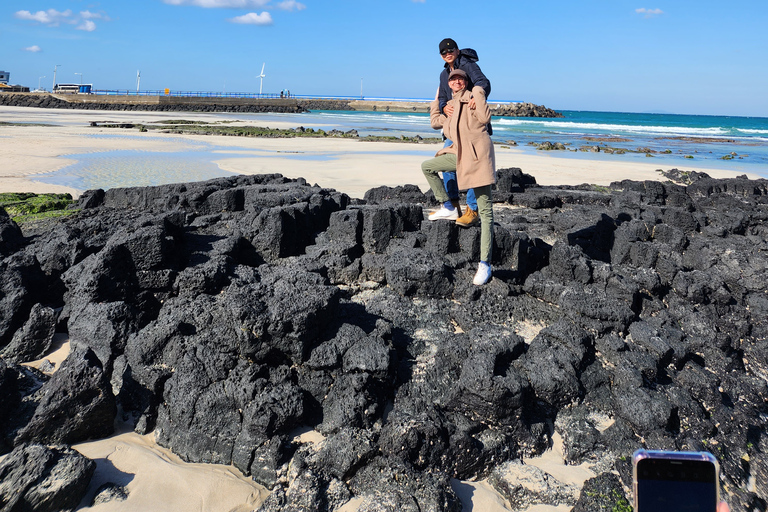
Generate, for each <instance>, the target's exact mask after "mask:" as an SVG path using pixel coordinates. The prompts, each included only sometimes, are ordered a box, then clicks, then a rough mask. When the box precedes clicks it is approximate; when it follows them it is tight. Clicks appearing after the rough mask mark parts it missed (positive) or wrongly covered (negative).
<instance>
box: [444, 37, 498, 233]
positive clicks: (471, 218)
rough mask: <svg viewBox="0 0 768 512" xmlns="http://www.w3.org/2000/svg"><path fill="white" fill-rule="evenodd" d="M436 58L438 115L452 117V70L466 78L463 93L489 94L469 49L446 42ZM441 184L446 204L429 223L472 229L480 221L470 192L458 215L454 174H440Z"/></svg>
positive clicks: (473, 195)
mask: <svg viewBox="0 0 768 512" xmlns="http://www.w3.org/2000/svg"><path fill="white" fill-rule="evenodd" d="M440 56H441V57H442V58H443V60H444V61H445V66H444V68H443V70H442V72H440V87H439V88H438V93H437V99H438V104H439V106H440V112H442V113H444V114H445V115H446V116H451V115H452V114H453V107H451V106H450V105H448V106H446V104H447V103H448V101H449V100H450V99H451V98H452V97H453V92H452V91H451V88H450V87H449V86H448V75H450V73H451V71H453V70H454V69H461V70H462V71H464V72H465V73H466V74H467V89H469V90H472V87H475V86H478V87H482V88H483V90H484V91H485V97H486V99H487V98H488V95H489V94H491V82H490V80H488V79H487V78H486V77H485V75H484V74H483V72H482V71H481V70H480V66H478V65H477V61H478V57H477V52H476V51H475V50H472V49H471V48H465V49H463V50H459V47H458V45H457V44H456V41H454V40H453V39H450V38H447V39H443V40H442V41H440ZM469 108H471V109H473V110H474V108H475V100H474V99H470V100H469ZM492 133H493V130H492V129H491V123H488V135H491V134H492ZM451 143H452V141H450V140H447V139H446V141H445V145H446V147H447V146H450V145H451ZM443 183H444V185H445V190H446V192H447V193H448V197H449V198H450V201H449V202H447V203H446V205H445V208H443V209H441V210H440V211H438V212H435V213H433V214H432V215H430V216H429V219H430V220H440V219H446V220H455V221H456V224H458V225H459V226H461V227H465V228H466V227H469V226H474V225H475V224H477V223H478V222H479V221H480V217H479V216H478V213H477V212H478V209H477V208H478V207H477V199H476V198H475V193H474V190H473V189H469V190H467V209H466V211H465V212H464V213H463V214H462V212H461V207H460V206H459V186H458V183H457V181H456V172H455V171H444V172H443Z"/></svg>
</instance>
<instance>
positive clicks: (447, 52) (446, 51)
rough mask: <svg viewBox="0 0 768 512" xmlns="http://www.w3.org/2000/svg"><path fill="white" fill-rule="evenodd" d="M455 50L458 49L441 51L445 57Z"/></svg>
mask: <svg viewBox="0 0 768 512" xmlns="http://www.w3.org/2000/svg"><path fill="white" fill-rule="evenodd" d="M455 51H456V50H443V51H441V52H440V55H442V56H443V57H445V56H446V55H448V54H449V53H453V52H455Z"/></svg>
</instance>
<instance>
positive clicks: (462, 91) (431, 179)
mask: <svg viewBox="0 0 768 512" xmlns="http://www.w3.org/2000/svg"><path fill="white" fill-rule="evenodd" d="M466 84H467V75H466V73H465V72H464V71H462V70H461V69H455V70H453V71H452V72H451V74H450V75H449V76H448V86H449V87H450V88H451V91H453V99H451V100H450V101H449V102H448V105H452V106H453V114H451V115H450V116H446V115H445V114H443V113H441V112H440V108H439V105H438V100H437V99H435V101H433V102H432V105H431V108H430V120H431V122H432V128H435V129H439V128H442V129H443V132H444V133H445V136H446V137H447V138H448V139H450V140H452V141H453V144H451V145H450V146H448V147H447V148H443V149H441V150H440V151H438V152H437V154H436V155H435V158H432V159H430V160H427V161H426V162H424V163H423V164H421V170H422V172H423V173H424V176H425V177H426V178H427V182H428V183H429V186H430V188H431V189H432V192H433V193H434V194H435V198H436V199H437V200H438V201H440V202H441V203H445V202H446V201H449V199H448V193H447V192H446V191H445V186H444V185H443V180H442V179H441V178H440V174H439V173H441V172H444V171H452V170H454V169H455V170H456V175H457V178H458V183H459V189H460V190H467V189H470V188H471V189H474V192H475V196H476V197H477V206H478V213H479V215H480V225H481V231H480V264H479V265H478V268H477V273H476V274H475V278H474V280H473V282H474V283H475V284H476V285H478V286H479V285H483V284H485V283H487V282H488V281H489V280H490V279H491V257H492V254H493V202H492V201H491V185H493V184H494V183H495V181H496V180H495V171H496V159H495V155H494V152H493V143H492V142H491V137H490V135H488V123H489V122H490V120H491V111H490V109H489V108H488V104H487V103H486V101H485V91H483V88H482V87H474V88H473V89H472V91H468V90H467V88H466ZM471 103H474V107H475V108H471ZM444 209H446V207H445V205H443V206H442V207H441V209H440V210H438V211H437V212H435V213H433V214H431V215H430V216H429V218H430V220H437V219H441V218H447V217H448V216H447V215H445V213H444V212H443V210H444Z"/></svg>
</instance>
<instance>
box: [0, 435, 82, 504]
mask: <svg viewBox="0 0 768 512" xmlns="http://www.w3.org/2000/svg"><path fill="white" fill-rule="evenodd" d="M95 470H96V463H95V462H94V461H92V460H90V459H88V458H86V457H84V456H82V455H80V454H79V453H78V452H76V451H75V450H73V449H71V448H68V447H65V446H59V447H53V448H52V447H47V446H43V445H40V444H29V445H21V446H19V447H17V448H16V449H15V450H13V451H12V452H11V453H10V454H8V455H7V456H6V457H5V458H4V459H3V460H2V462H0V508H1V509H2V510H3V511H7V512H21V511H25V510H34V511H35V512H59V511H67V510H74V509H75V508H76V507H77V505H78V503H79V502H80V498H81V496H82V495H83V494H84V493H85V489H86V488H87V487H88V483H89V482H90V480H91V476H93V472H94V471H95Z"/></svg>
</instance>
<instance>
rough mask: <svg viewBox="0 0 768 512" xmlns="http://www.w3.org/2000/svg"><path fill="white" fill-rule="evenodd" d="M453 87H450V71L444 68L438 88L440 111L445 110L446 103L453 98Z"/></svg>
mask: <svg viewBox="0 0 768 512" xmlns="http://www.w3.org/2000/svg"><path fill="white" fill-rule="evenodd" d="M452 96H453V95H452V94H451V89H450V88H449V87H448V73H447V72H446V71H445V70H443V71H441V72H440V87H439V88H438V95H437V101H438V103H439V107H440V112H444V110H443V109H444V108H445V105H446V104H447V103H448V100H450V99H451V97H452ZM446 113H447V112H446Z"/></svg>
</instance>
